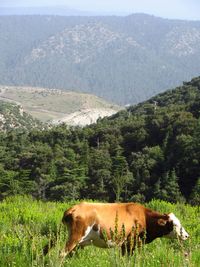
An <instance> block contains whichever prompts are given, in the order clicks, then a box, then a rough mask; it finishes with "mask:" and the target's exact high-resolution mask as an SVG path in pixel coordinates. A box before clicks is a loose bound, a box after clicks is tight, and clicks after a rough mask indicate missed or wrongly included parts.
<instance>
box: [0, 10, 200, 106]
mask: <svg viewBox="0 0 200 267" xmlns="http://www.w3.org/2000/svg"><path fill="white" fill-rule="evenodd" d="M0 25H1V27H0V58H1V62H0V84H1V85H14V86H16V85H18V86H22V85H23V86H26V85H31V86H39V87H46V88H60V89H65V90H66V89H67V90H74V91H77V90H78V91H81V92H89V93H92V94H95V95H97V96H100V97H103V98H104V99H106V100H109V101H112V102H114V103H118V104H121V105H124V104H131V105H133V104H136V103H139V102H141V101H144V100H146V99H149V98H150V97H152V96H153V95H156V94H157V93H160V92H163V91H165V90H167V89H169V88H173V87H175V86H177V85H179V84H180V82H182V81H187V80H190V79H191V78H192V77H195V76H197V75H199V69H200V22H199V21H178V20H168V19H161V18H157V17H154V16H150V15H145V14H133V15H130V16H127V17H117V16H105V17H104V16H103V17H75V16H71V17H64V16H0ZM30 29H31V30H30Z"/></svg>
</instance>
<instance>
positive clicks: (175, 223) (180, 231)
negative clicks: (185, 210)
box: [160, 213, 189, 240]
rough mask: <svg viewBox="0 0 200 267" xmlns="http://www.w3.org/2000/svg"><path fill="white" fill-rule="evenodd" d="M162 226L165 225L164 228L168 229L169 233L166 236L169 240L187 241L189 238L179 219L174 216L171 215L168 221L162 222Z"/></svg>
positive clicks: (168, 216)
mask: <svg viewBox="0 0 200 267" xmlns="http://www.w3.org/2000/svg"><path fill="white" fill-rule="evenodd" d="M160 224H163V226H164V227H168V229H169V232H168V233H167V234H165V235H164V237H168V238H177V237H178V238H180V239H182V240H186V239H188V237H189V234H188V233H187V232H186V231H185V229H184V228H183V226H182V225H181V223H180V221H179V219H178V218H177V217H176V216H175V215H174V214H173V213H169V214H168V215H167V219H166V220H161V221H160Z"/></svg>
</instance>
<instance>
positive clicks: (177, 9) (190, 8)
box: [0, 0, 200, 20]
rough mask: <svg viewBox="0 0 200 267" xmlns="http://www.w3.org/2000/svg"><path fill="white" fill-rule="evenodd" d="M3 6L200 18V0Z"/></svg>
mask: <svg viewBox="0 0 200 267" xmlns="http://www.w3.org/2000/svg"><path fill="white" fill-rule="evenodd" d="M3 6H4V7H22V6H23V7H36V6H37V7H38V6H39V7H40V6H66V7H69V8H73V9H78V10H81V11H92V12H95V13H96V12H101V13H102V12H105V13H106V12H108V13H113V14H118V13H128V14H131V13H146V14H150V15H155V16H159V17H164V18H169V19H186V20H200V0H0V8H1V7H3Z"/></svg>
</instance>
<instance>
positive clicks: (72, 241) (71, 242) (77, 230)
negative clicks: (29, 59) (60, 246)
mask: <svg viewBox="0 0 200 267" xmlns="http://www.w3.org/2000/svg"><path fill="white" fill-rule="evenodd" d="M69 227H70V231H69V232H70V236H69V239H68V241H67V243H66V245H65V248H64V250H63V251H62V252H61V254H60V256H61V257H62V258H64V257H66V256H67V255H72V254H73V251H74V250H75V249H76V247H77V246H78V244H79V242H80V241H81V239H82V237H83V236H84V234H85V230H86V227H85V225H84V222H83V221H82V220H81V219H79V218H76V220H75V221H73V222H72V223H71V225H70V226H69Z"/></svg>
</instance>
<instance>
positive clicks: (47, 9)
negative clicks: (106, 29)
mask: <svg viewBox="0 0 200 267" xmlns="http://www.w3.org/2000/svg"><path fill="white" fill-rule="evenodd" d="M92 14H93V15H94V13H92V12H87V11H80V10H76V9H72V8H69V7H66V6H54V7H51V6H41V7H1V6H0V16H8V15H59V16H90V15H92Z"/></svg>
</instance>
